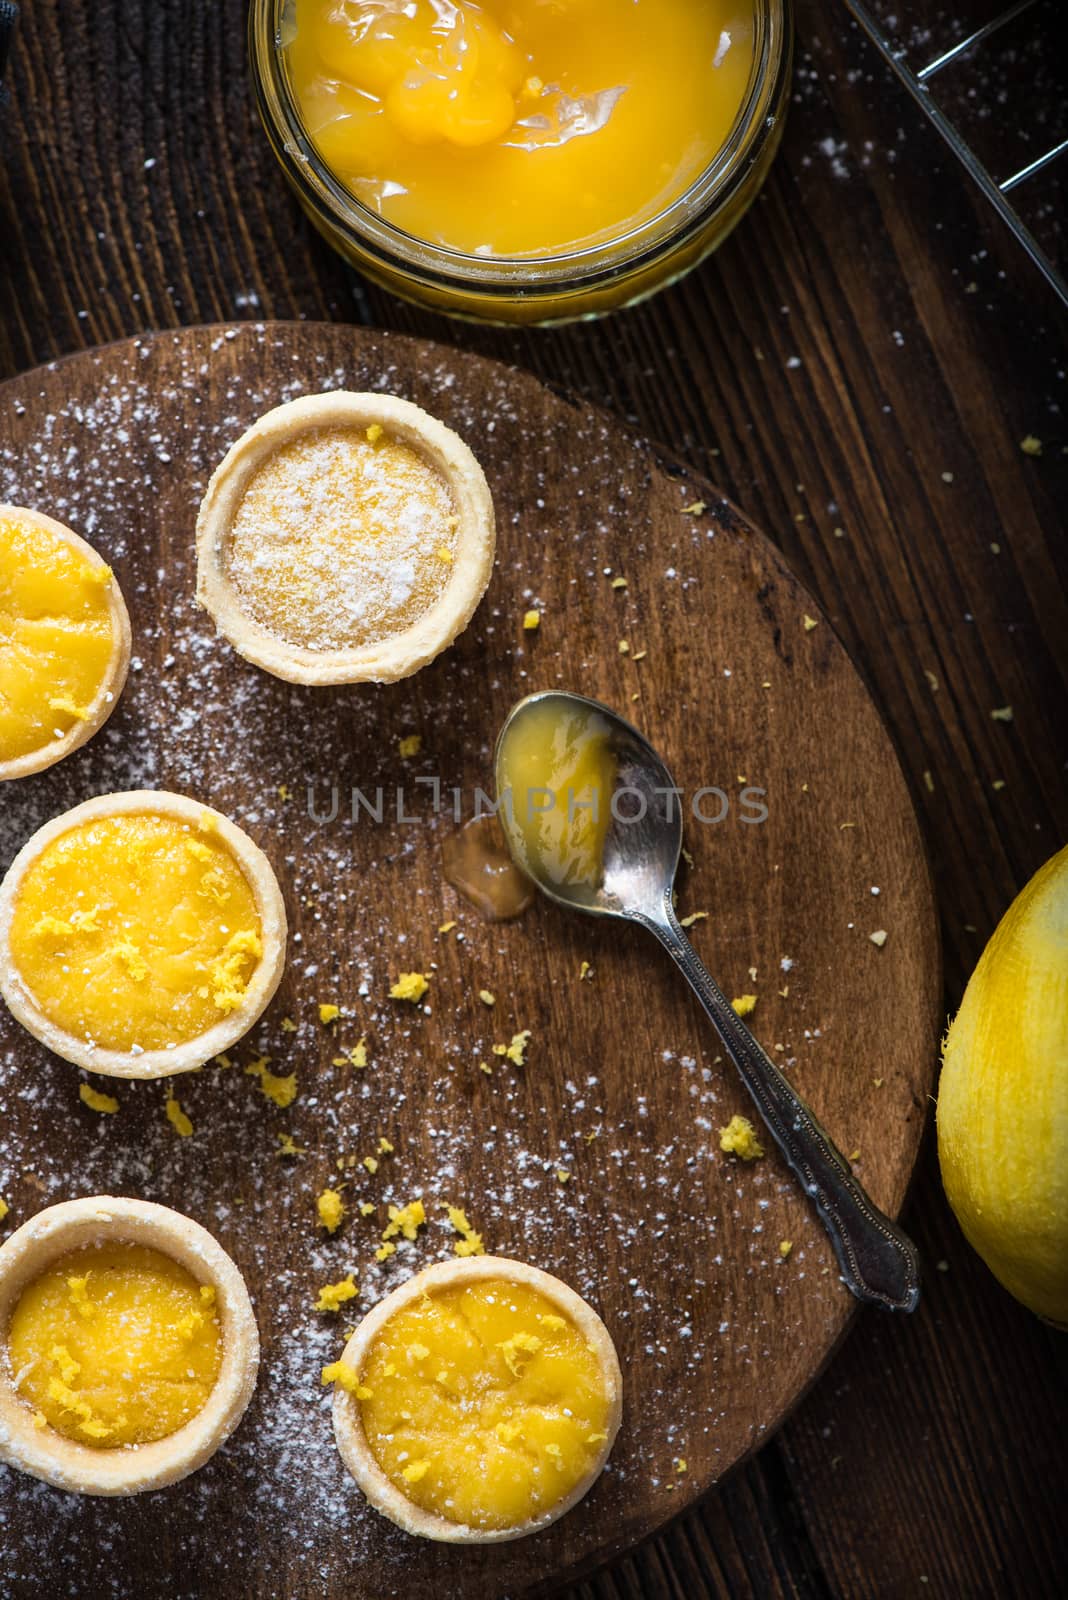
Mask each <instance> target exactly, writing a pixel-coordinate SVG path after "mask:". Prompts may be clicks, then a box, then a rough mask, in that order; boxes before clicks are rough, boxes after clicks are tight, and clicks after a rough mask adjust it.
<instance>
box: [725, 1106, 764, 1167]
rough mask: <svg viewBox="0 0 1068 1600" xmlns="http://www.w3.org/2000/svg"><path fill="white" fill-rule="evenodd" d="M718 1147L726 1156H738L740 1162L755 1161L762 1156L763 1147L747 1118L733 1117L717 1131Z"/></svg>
mask: <svg viewBox="0 0 1068 1600" xmlns="http://www.w3.org/2000/svg"><path fill="white" fill-rule="evenodd" d="M719 1147H720V1149H721V1150H722V1151H723V1152H724V1153H725V1154H726V1155H733V1156H738V1157H739V1159H740V1160H742V1161H757V1160H758V1159H759V1158H760V1157H761V1156H762V1155H763V1154H764V1146H763V1145H762V1144H761V1143H760V1141H759V1139H758V1138H757V1136H756V1129H755V1128H754V1127H753V1124H752V1123H751V1122H750V1121H749V1118H748V1117H738V1116H734V1117H732V1118H731V1120H730V1121H729V1122H728V1123H727V1126H726V1127H725V1128H721V1129H720V1130H719Z"/></svg>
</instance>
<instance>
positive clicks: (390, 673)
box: [197, 390, 496, 684]
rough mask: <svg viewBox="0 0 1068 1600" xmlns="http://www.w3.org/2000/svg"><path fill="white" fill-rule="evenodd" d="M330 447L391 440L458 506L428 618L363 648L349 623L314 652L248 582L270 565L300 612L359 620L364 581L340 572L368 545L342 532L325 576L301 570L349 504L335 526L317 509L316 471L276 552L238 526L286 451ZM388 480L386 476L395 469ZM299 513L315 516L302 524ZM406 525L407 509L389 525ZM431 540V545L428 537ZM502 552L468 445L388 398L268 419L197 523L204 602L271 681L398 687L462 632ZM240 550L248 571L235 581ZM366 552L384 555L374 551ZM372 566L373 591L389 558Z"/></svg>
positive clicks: (319, 405) (323, 401)
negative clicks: (269, 613) (324, 529)
mask: <svg viewBox="0 0 1068 1600" xmlns="http://www.w3.org/2000/svg"><path fill="white" fill-rule="evenodd" d="M331 437H334V438H338V439H341V440H344V439H351V440H352V441H353V444H354V446H355V447H356V448H358V449H359V450H361V451H362V450H363V449H364V448H365V442H370V443H372V444H373V443H374V442H375V441H376V440H378V439H384V440H385V441H386V442H387V443H389V444H392V445H394V446H399V447H403V448H404V450H405V451H406V452H410V455H408V456H407V458H406V459H407V460H409V461H413V460H414V461H415V462H418V463H421V464H422V466H423V469H424V471H425V470H427V469H429V472H430V473H431V475H432V477H433V479H434V482H435V483H439V484H440V486H442V487H443V491H444V493H445V495H446V497H447V501H448V504H449V505H450V506H451V515H449V516H448V518H447V519H446V520H447V522H448V532H447V538H448V541H449V543H448V548H447V549H444V550H440V549H439V550H438V552H437V553H438V554H439V555H440V556H441V558H442V563H443V564H442V567H441V568H440V569H434V571H433V583H434V587H433V588H432V591H431V592H430V597H429V598H428V601H427V604H426V605H425V608H424V609H422V610H419V611H418V614H413V615H411V616H405V618H404V619H403V620H402V621H401V622H399V623H398V624H397V626H396V630H395V631H391V629H390V627H389V626H388V625H387V624H386V623H385V622H382V624H381V626H380V627H379V629H378V631H377V632H375V630H374V629H371V630H370V634H369V636H368V637H367V638H363V639H361V638H360V637H359V633H360V631H361V629H362V627H363V624H360V625H357V624H356V623H355V622H352V623H351V627H350V624H349V623H348V622H346V620H345V618H344V617H343V618H341V620H340V621H338V623H337V627H336V629H334V630H331V633H330V639H329V642H325V643H324V642H321V641H318V640H317V641H316V642H314V644H311V643H309V639H308V638H307V637H305V638H295V637H286V636H285V633H284V631H283V629H282V628H281V625H277V626H271V625H270V624H269V623H268V622H267V621H265V619H264V614H261V615H259V616H257V615H256V611H257V602H256V600H255V598H254V597H253V596H252V595H251V594H250V592H249V590H248V588H247V584H248V583H249V582H251V581H253V580H252V579H251V578H250V577H249V574H250V573H252V574H255V573H256V572H257V571H258V570H259V569H260V568H261V567H263V566H264V565H269V566H273V577H272V580H271V581H273V582H276V583H281V584H283V585H284V584H285V583H286V582H287V581H289V582H291V583H292V584H294V585H296V584H297V583H300V582H302V583H303V586H304V587H303V591H302V592H303V594H304V595H305V601H303V602H301V603H302V604H306V605H308V606H311V607H314V606H316V605H318V604H320V603H321V604H323V605H327V606H334V607H337V608H340V607H341V606H342V598H341V597H342V595H343V594H344V603H345V604H346V605H347V606H348V607H349V611H348V612H347V613H346V615H347V616H350V617H354V616H356V615H357V613H358V612H359V608H360V605H361V604H362V603H363V602H362V599H361V594H360V592H355V593H350V592H349V590H351V589H353V587H355V589H356V591H359V589H360V582H359V580H358V578H352V577H350V578H349V579H348V580H346V579H345V568H346V560H347V552H348V553H349V554H351V552H352V551H353V550H355V549H357V548H362V547H363V543H364V540H363V536H362V534H359V535H358V534H356V533H353V534H352V537H351V538H350V536H349V533H348V532H346V533H345V534H344V535H343V536H341V535H337V534H336V530H335V532H334V533H331V535H330V536H331V538H335V541H336V539H337V538H340V540H341V542H340V543H337V542H335V543H334V544H333V545H331V546H328V547H325V548H326V549H327V552H328V553H327V554H324V553H323V551H322V550H320V551H319V553H318V554H317V555H316V556H315V557H314V559H315V560H316V561H318V562H319V568H315V567H309V568H308V570H307V571H302V572H301V573H295V568H294V562H297V563H299V562H300V561H303V560H305V559H306V558H307V559H308V560H311V559H312V557H310V556H307V550H306V544H307V541H310V540H312V539H313V538H314V537H317V536H318V533H319V532H321V525H322V524H323V523H324V521H330V520H331V518H333V519H334V520H336V521H338V522H341V521H344V519H345V518H346V516H347V515H349V513H348V511H347V509H346V506H345V504H343V503H342V504H340V505H339V506H338V507H337V508H336V511H333V512H331V513H330V515H329V516H328V515H327V514H326V513H325V512H323V510H322V508H321V507H320V508H319V510H318V511H317V510H316V509H315V507H316V505H317V503H318V502H316V501H315V499H314V496H315V494H316V493H317V490H316V488H315V480H316V479H317V478H318V479H320V480H321V479H322V478H323V476H324V473H323V471H321V470H320V471H319V472H318V473H312V474H310V475H309V478H308V480H307V481H305V482H304V483H302V484H297V485H296V486H295V487H293V496H294V504H296V505H297V507H298V509H297V510H296V511H293V512H292V513H291V515H290V516H289V520H288V521H287V522H286V524H285V531H284V532H283V533H281V534H280V533H279V532H278V528H277V527H275V528H274V529H273V531H272V533H271V536H270V537H271V540H273V541H274V542H273V543H270V544H269V546H268V542H266V541H267V535H266V534H262V535H261V541H260V543H259V544H257V538H256V530H255V525H254V519H253V518H252V517H251V514H249V518H248V521H251V522H252V524H253V526H252V531H251V532H250V531H249V530H248V528H247V527H246V522H245V520H243V519H244V518H245V516H246V509H247V503H251V500H252V499H253V498H254V497H255V495H256V493H257V492H258V490H257V488H256V486H257V484H260V483H262V481H263V478H262V474H263V473H264V472H266V471H268V470H270V469H271V467H272V463H274V462H276V461H278V460H281V459H282V453H283V452H287V451H292V449H293V448H299V447H300V446H301V445H302V443H303V444H305V445H308V446H309V447H310V446H311V445H314V443H315V441H316V440H318V439H323V438H331ZM285 459H286V460H289V459H290V457H289V456H286V457H285ZM294 470H296V469H294ZM383 471H384V472H385V473H386V474H387V475H388V472H389V466H388V463H387V466H386V467H385V468H384V469H383ZM360 481H362V480H360ZM301 496H304V499H303V500H302V499H301ZM309 497H310V498H309ZM286 498H288V494H287V496H286ZM301 505H307V506H308V507H309V509H308V510H307V512H306V516H305V521H304V522H303V523H302V521H301V517H302V512H301V511H300V509H299V508H300V506H301ZM395 509H396V508H395ZM439 509H440V508H439ZM416 510H418V508H416ZM414 514H415V513H413V515H414ZM417 520H418V519H417ZM439 521H440V518H439ZM404 522H405V516H404V511H403V505H402V507H401V511H400V513H399V514H396V515H394V517H393V522H392V524H391V525H392V526H394V527H395V526H399V525H401V524H403V523H404ZM413 526H415V524H414V523H413ZM382 537H388V530H387V531H386V534H385V535H384V534H383V529H382V528H381V527H379V529H378V531H377V533H376V534H375V535H374V539H376V540H378V541H379V543H380V542H381V539H382ZM279 539H281V543H280V544H279V543H278V542H277V541H278V540H279ZM428 539H429V540H430V543H431V544H434V540H433V539H432V538H431V537H430V535H429V534H428ZM346 541H348V542H347V543H346ZM495 542H496V530H495V520H494V511H493V500H492V497H491V495H490V491H489V486H488V484H487V483H486V478H485V474H484V473H483V471H482V468H481V467H480V466H479V464H478V462H477V460H476V459H475V457H474V455H473V454H472V452H471V450H470V449H469V448H468V446H467V445H466V444H465V443H464V442H463V440H462V439H461V438H460V437H459V436H458V435H457V434H455V433H453V432H452V430H451V429H450V428H447V427H446V426H445V425H444V423H442V422H439V421H438V420H437V419H436V418H434V417H432V416H430V415H429V414H428V413H427V412H426V411H424V410H422V408H421V407H419V406H417V405H414V404H413V403H412V402H411V401H408V400H400V399H397V398H396V397H395V396H392V395H382V394H353V393H349V392H348V391H344V390H338V391H336V392H331V393H328V394H319V395H305V396H303V397H302V398H300V399H298V400H291V401H289V402H288V403H287V404H285V405H281V406H278V407H277V408H276V409H275V410H273V411H269V412H268V413H267V414H266V415H265V416H263V417H261V418H260V420H259V421H258V422H257V423H255V424H254V426H253V427H251V428H250V429H249V430H248V432H247V433H245V434H243V435H242V437H241V438H240V439H238V441H237V443H236V444H234V445H233V446H232V447H231V449H230V450H229V451H228V453H227V455H226V457H225V458H224V460H223V461H222V462H221V464H220V465H219V467H218V468H217V470H216V472H215V474H214V476H213V477H212V479H211V482H210V483H209V485H208V490H207V493H206V494H205V496H204V500H203V504H202V505H201V508H200V514H199V517H198V519H197V599H198V601H199V603H200V604H201V605H202V606H203V607H204V608H205V609H206V610H207V611H208V612H210V614H211V616H212V617H213V619H214V621H215V625H216V627H217V629H218V630H219V632H220V633H221V634H223V636H224V637H225V638H226V639H228V640H229V642H230V643H231V644H232V645H233V647H234V649H235V650H236V651H237V652H238V654H239V655H242V656H244V657H245V659H246V660H247V661H251V662H252V663H254V665H256V666H258V667H262V668H263V669H264V670H265V671H267V672H270V673H273V674H274V676H275V677H278V678H284V679H286V680H288V681H289V682H291V683H305V684H338V683H361V682H377V683H387V682H393V681H394V680H396V679H398V678H405V677H408V676H409V675H410V674H411V673H413V672H417V671H418V670H419V669H420V668H421V667H424V666H426V665H427V663H428V662H430V661H432V660H433V659H434V657H435V656H437V655H440V653H441V652H442V651H443V650H445V649H446V648H447V647H448V646H449V645H451V644H452V643H453V641H454V640H455V639H456V638H457V636H458V635H459V634H460V633H462V632H463V630H464V629H465V628H466V627H467V625H468V623H469V622H470V620H471V617H472V616H473V614H474V612H475V609H476V607H477V606H478V603H479V601H480V600H481V599H482V596H483V594H484V593H485V591H486V586H487V584H488V583H489V579H490V574H491V572H492V569H493V555H494V548H495ZM239 543H240V544H241V561H242V562H243V563H244V565H242V566H241V568H240V572H239V567H238V554H237V551H238V544H239ZM369 548H370V549H371V550H372V552H374V551H375V550H377V545H375V543H374V541H373V540H372V543H371V545H370V546H369ZM424 555H425V552H424ZM363 559H364V557H362V556H361V560H363ZM367 559H369V560H370V561H371V563H372V565H371V567H366V566H365V567H363V568H361V569H360V570H362V571H363V572H364V574H365V578H364V586H365V589H367V592H369V586H373V584H374V582H377V575H378V573H379V570H385V568H386V557H385V556H382V557H381V558H379V557H378V556H377V555H375V554H374V553H372V555H371V556H370V557H368V558H367ZM425 560H426V563H427V564H426V565H425V568H424V569H423V570H425V571H431V569H433V563H434V551H433V550H431V553H430V555H429V556H426V558H425ZM375 562H378V563H379V565H378V566H375V565H374V563H375ZM402 565H403V563H402ZM409 576H411V575H410V574H409ZM255 581H256V582H259V581H260V580H259V579H256V580H255ZM243 585H244V587H243ZM350 640H351V642H350Z"/></svg>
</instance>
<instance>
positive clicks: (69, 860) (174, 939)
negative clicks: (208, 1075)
mask: <svg viewBox="0 0 1068 1600" xmlns="http://www.w3.org/2000/svg"><path fill="white" fill-rule="evenodd" d="M260 934H261V924H260V918H259V913H258V911H257V909H256V901H255V897H254V895H253V892H252V888H251V886H250V884H249V882H248V879H247V878H246V877H245V874H244V872H243V871H242V869H241V867H240V865H239V863H238V862H237V860H236V859H235V858H234V856H233V855H232V854H231V852H230V850H229V848H228V846H227V845H226V844H225V843H224V842H223V840H222V839H221V838H220V837H219V835H218V833H217V832H216V831H215V830H214V828H213V826H212V825H211V819H210V817H208V816H207V815H205V818H204V824H203V825H202V826H201V827H200V828H198V827H196V826H195V825H194V824H192V823H187V822H183V821H181V820H179V819H178V818H176V817H169V816H163V815H153V814H152V813H140V812H138V813H116V814H115V815H114V816H109V817H101V818H98V819H96V820H94V821H91V822H83V823H79V824H76V825H75V826H74V827H72V828H71V829H69V831H68V832H66V833H63V834H61V835H60V836H59V838H57V839H54V840H53V841H52V842H51V843H50V844H49V845H47V846H46V847H45V849H44V850H43V851H42V852H41V853H40V855H38V856H37V857H36V858H35V859H34V860H33V861H32V862H31V863H30V865H29V867H28V868H27V870H26V872H25V874H24V876H23V878H22V880H21V882H20V883H19V886H18V892H17V895H16V900H15V908H14V913H13V916H12V919H11V928H10V933H9V945H10V950H11V956H12V959H13V961H14V965H15V967H16V969H17V970H18V972H19V974H20V976H21V977H22V979H23V981H24V983H25V984H26V986H27V988H28V989H29V990H30V992H31V994H32V995H33V997H34V999H35V1000H36V1002H37V1004H38V1006H39V1007H40V1009H41V1010H42V1011H43V1012H44V1014H45V1016H46V1017H47V1018H48V1019H49V1021H50V1022H52V1023H54V1024H55V1026H57V1027H59V1028H62V1029H63V1030H64V1031H65V1032H67V1033H69V1034H72V1035H73V1036H74V1037H75V1038H78V1039H85V1040H88V1041H92V1042H93V1043H95V1044H97V1045H99V1046H101V1047H102V1048H104V1049H107V1050H125V1051H129V1050H138V1049H139V1050H161V1049H166V1048H167V1047H168V1046H170V1045H181V1044H186V1043H188V1042H189V1041H190V1040H192V1039H196V1038H198V1037H199V1036H200V1035H201V1034H202V1033H205V1032H206V1031H207V1030H208V1029H209V1028H211V1027H212V1026H214V1024H215V1023H217V1022H219V1021H220V1020H221V1019H222V1018H223V1017H224V1016H226V1015H227V1014H228V1013H229V1012H231V1011H235V1010H237V1009H238V1007H239V1006H240V1005H241V1004H242V1003H243V1001H244V999H245V994H246V991H247V988H248V984H249V980H250V979H251V977H252V974H253V972H254V971H255V969H256V965H257V962H258V960H259V957H260V955H261V953H262V944H261V939H260Z"/></svg>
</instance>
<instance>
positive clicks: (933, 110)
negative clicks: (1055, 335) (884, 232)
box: [846, 0, 1068, 306]
mask: <svg viewBox="0 0 1068 1600" xmlns="http://www.w3.org/2000/svg"><path fill="white" fill-rule="evenodd" d="M1036 4H1037V0H1017V4H1015V5H1009V6H1007V7H1006V8H1005V10H1004V11H1002V12H1001V13H1000V14H999V15H998V16H995V17H994V18H993V19H992V20H991V21H989V22H986V23H984V25H983V26H982V27H979V28H976V29H975V30H974V31H972V32H969V33H968V34H967V35H966V37H964V38H961V39H959V40H957V42H956V43H955V44H953V45H952V46H951V47H950V48H949V49H947V50H944V51H942V53H941V54H939V55H936V56H933V57H932V58H931V59H930V60H929V61H927V62H925V63H924V64H923V65H922V66H918V67H917V66H914V65H913V64H912V62H911V61H910V59H909V54H910V52H908V51H906V50H904V49H903V48H902V47H901V45H900V44H896V43H894V42H893V41H892V40H891V39H890V37H889V36H888V34H887V32H886V29H885V27H884V24H883V23H882V22H881V21H880V20H879V19H878V18H877V17H876V16H875V15H874V14H873V12H872V9H871V7H870V6H869V5H866V4H864V3H863V0H846V5H847V6H848V7H849V10H850V11H851V12H852V13H853V15H854V17H855V18H856V20H857V21H858V22H859V24H860V26H861V27H862V28H863V29H864V31H865V33H866V34H867V35H868V37H869V38H870V39H871V41H872V43H873V44H874V45H875V47H876V49H877V50H878V51H879V53H880V55H881V56H882V57H883V59H884V61H885V62H886V64H887V65H888V66H889V67H890V68H891V69H892V71H893V72H894V74H895V75H896V77H897V78H898V80H899V81H900V82H901V83H903V84H904V86H905V88H906V89H907V90H908V92H909V94H910V95H911V96H912V98H913V100H914V101H915V102H916V104H917V105H918V106H919V107H920V109H921V110H922V111H923V113H924V115H925V116H926V117H927V118H928V120H929V121H930V122H932V123H933V124H934V126H935V127H936V128H937V129H938V132H939V133H940V134H941V136H942V138H943V139H944V140H945V142H946V144H947V145H948V146H949V148H950V149H951V150H952V151H953V154H954V155H955V156H956V157H957V159H958V161H959V162H960V163H961V165H962V166H963V167H964V169H965V171H966V172H967V173H968V174H969V176H970V177H971V179H972V180H973V182H974V183H975V184H976V185H977V186H978V187H979V188H980V189H981V190H982V192H983V194H985V195H986V198H987V199H988V200H989V201H990V204H991V205H992V206H993V207H994V209H995V211H997V213H998V214H999V216H1000V217H1002V219H1003V220H1004V221H1005V222H1006V223H1007V224H1008V226H1009V227H1010V228H1011V229H1012V231H1013V233H1014V234H1015V235H1016V238H1017V239H1018V240H1019V242H1020V244H1021V245H1022V246H1023V248H1024V250H1026V252H1027V254H1028V255H1029V256H1030V258H1031V260H1032V261H1033V262H1034V264H1035V266H1036V267H1037V268H1038V270H1039V271H1040V272H1041V273H1042V275H1043V277H1044V278H1045V279H1046V281H1047V283H1049V284H1050V285H1051V287H1052V288H1053V289H1054V290H1055V291H1056V293H1057V294H1058V295H1059V296H1060V298H1061V300H1062V301H1063V303H1064V304H1065V305H1066V306H1068V282H1066V281H1065V278H1064V277H1063V275H1062V274H1061V272H1060V271H1059V270H1058V268H1057V266H1056V265H1055V264H1054V263H1053V261H1051V260H1050V258H1049V256H1048V255H1047V253H1046V251H1045V250H1044V249H1043V248H1042V246H1041V245H1040V244H1039V242H1038V240H1037V239H1036V238H1035V237H1034V235H1033V234H1032V233H1031V231H1030V229H1029V228H1028V227H1027V226H1026V225H1025V223H1024V221H1023V219H1022V217H1021V216H1020V214H1019V212H1018V211H1017V209H1016V207H1015V206H1014V205H1013V204H1012V202H1011V201H1010V199H1009V195H1010V194H1012V193H1014V191H1017V190H1019V189H1020V188H1021V186H1022V185H1024V184H1026V183H1027V182H1028V181H1029V180H1030V179H1032V178H1034V177H1035V176H1036V175H1037V174H1038V173H1039V172H1042V171H1044V170H1045V168H1047V167H1049V166H1050V165H1051V164H1052V163H1053V162H1054V161H1056V160H1057V158H1058V157H1059V156H1064V155H1065V154H1066V152H1068V138H1062V139H1060V140H1058V141H1057V142H1056V143H1055V144H1053V145H1052V146H1051V147H1050V148H1049V149H1048V150H1045V151H1043V153H1042V154H1041V155H1039V156H1036V157H1035V159H1034V160H1032V161H1028V162H1027V163H1026V165H1024V166H1022V167H1019V168H1018V169H1017V170H1016V171H1014V172H1010V173H1008V174H1007V175H1006V176H1005V177H1003V178H997V177H995V176H994V175H993V174H992V173H991V172H990V171H989V170H988V168H987V167H986V166H984V164H983V162H982V161H980V159H979V157H978V156H977V155H976V154H975V152H974V151H973V150H972V148H971V146H970V145H969V143H968V142H967V140H966V139H965V138H964V136H963V134H962V133H961V131H960V129H959V128H958V127H957V125H956V123H955V122H954V120H953V118H952V116H951V115H950V114H949V113H948V112H947V111H946V110H945V109H944V108H943V106H942V105H940V104H939V100H938V94H937V89H938V77H939V74H940V73H941V72H943V71H944V70H945V69H946V68H947V67H949V66H952V65H953V64H954V63H957V62H961V58H962V57H965V56H967V55H968V52H969V51H972V50H976V51H978V50H982V49H984V47H986V48H987V49H992V48H994V47H996V44H997V40H996V38H995V35H997V34H998V33H999V32H1000V31H1001V29H1003V28H1004V27H1005V26H1006V25H1007V24H1008V23H1010V22H1014V21H1015V20H1016V18H1017V17H1023V16H1024V15H1025V13H1027V12H1030V11H1031V10H1032V8H1033V7H1034V6H1035V5H1036ZM901 9H902V11H904V10H907V0H902V6H901ZM1032 20H1033V21H1035V22H1036V23H1037V21H1038V19H1037V18H1033V19H1032ZM900 23H901V17H900V16H898V18H896V19H895V21H894V24H893V25H894V26H895V27H899V26H900ZM964 65H965V63H962V67H963V66H964Z"/></svg>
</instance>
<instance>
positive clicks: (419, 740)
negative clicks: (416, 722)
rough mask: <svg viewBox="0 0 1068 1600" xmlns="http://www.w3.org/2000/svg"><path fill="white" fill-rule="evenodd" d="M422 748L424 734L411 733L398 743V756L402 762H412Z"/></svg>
mask: <svg viewBox="0 0 1068 1600" xmlns="http://www.w3.org/2000/svg"><path fill="white" fill-rule="evenodd" d="M422 748H423V736H422V734H421V733H409V734H407V735H406V736H405V737H404V738H403V739H401V740H399V741H398V743H397V754H398V755H399V756H400V758H401V760H402V761H411V759H412V757H413V756H417V755H418V754H419V752H420V750H421V749H422Z"/></svg>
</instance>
